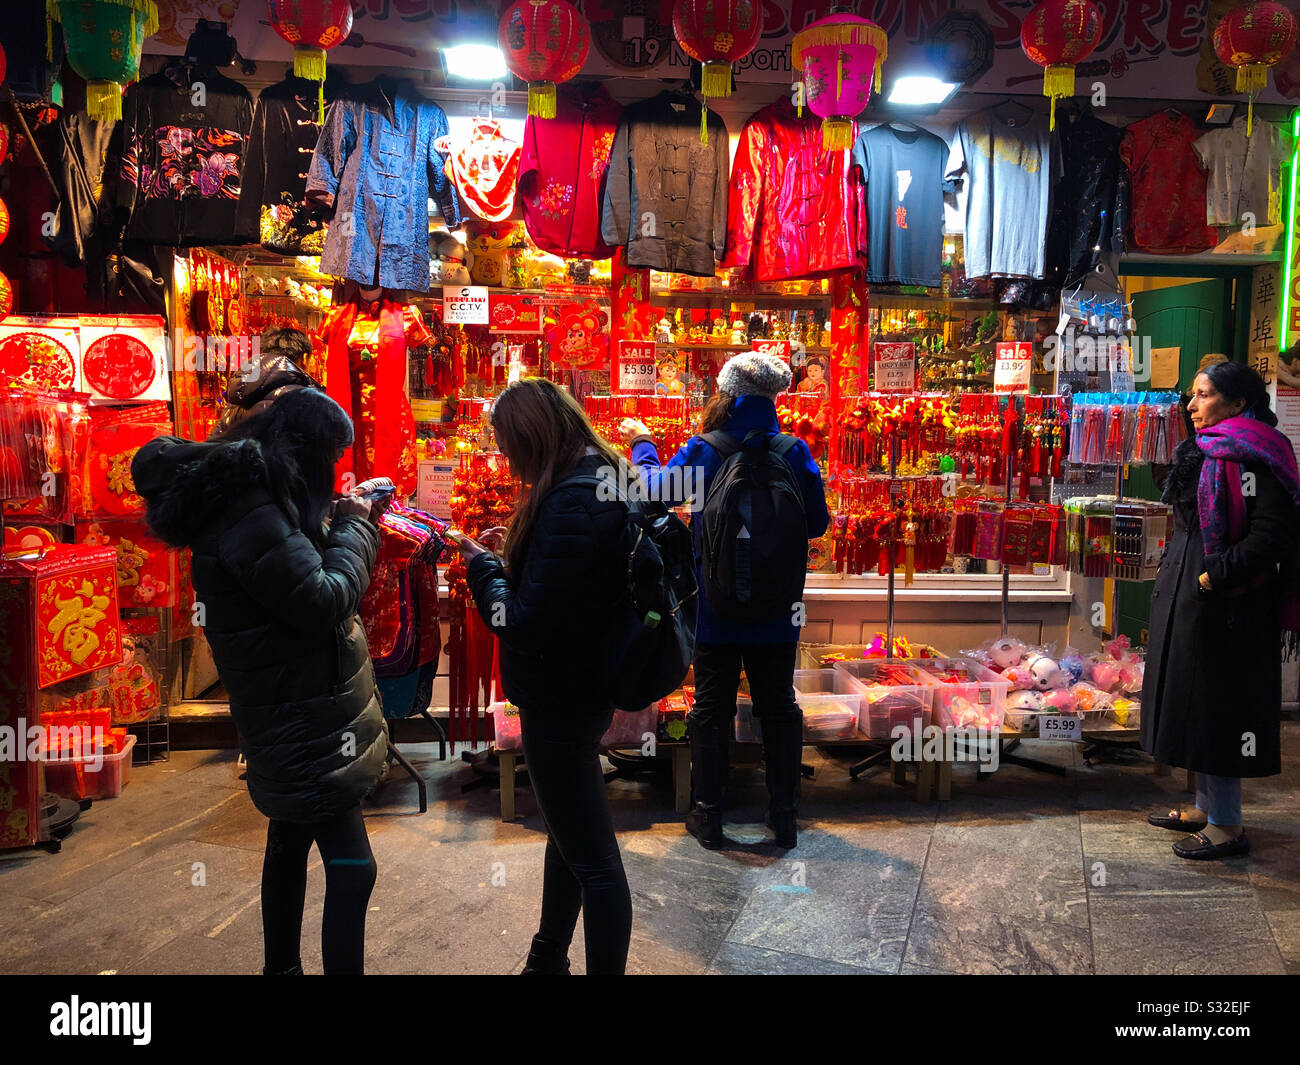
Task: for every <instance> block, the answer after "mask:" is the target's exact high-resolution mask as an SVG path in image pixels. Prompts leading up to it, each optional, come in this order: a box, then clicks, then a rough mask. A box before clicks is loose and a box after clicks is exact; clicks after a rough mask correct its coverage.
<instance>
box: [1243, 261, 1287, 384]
mask: <svg viewBox="0 0 1300 1065" xmlns="http://www.w3.org/2000/svg"><path fill="white" fill-rule="evenodd" d="M1281 273H1282V271H1281V269H1280V268H1279V267H1278V265H1277V264H1276V263H1269V264H1267V265H1265V266H1257V267H1255V269H1254V271H1253V272H1252V273H1251V278H1250V320H1249V322H1248V326H1249V329H1250V334H1249V336H1250V339H1249V341H1248V344H1249V348H1248V349H1247V355H1246V359H1247V361H1248V362H1249V363H1250V365H1251V366H1252V367H1253V368H1254V370H1255V372H1256V373H1258V374H1259V376H1260V377H1262V378H1263V379H1264V384H1266V385H1271V384H1272V383H1273V378H1274V377H1275V376H1276V374H1277V353H1278V349H1279V348H1280V347H1283V346H1285V345H1283V343H1282V338H1281V337H1279V336H1278V335H1277V322H1278V314H1279V313H1280V311H1281V307H1282V282H1281Z"/></svg>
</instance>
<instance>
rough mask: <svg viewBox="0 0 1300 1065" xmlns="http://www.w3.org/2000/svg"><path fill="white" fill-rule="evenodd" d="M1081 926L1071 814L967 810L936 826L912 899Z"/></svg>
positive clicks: (1079, 870) (1084, 913)
mask: <svg viewBox="0 0 1300 1065" xmlns="http://www.w3.org/2000/svg"><path fill="white" fill-rule="evenodd" d="M936 905H937V906H941V907H945V908H948V907H952V908H957V909H970V910H975V911H978V912H982V913H1001V914H1005V915H1007V916H1010V917H1028V918H1032V919H1034V920H1039V921H1059V922H1062V923H1064V924H1069V925H1074V926H1076V927H1080V928H1086V927H1087V925H1088V906H1087V887H1086V885H1085V883H1084V878H1083V855H1082V851H1081V847H1080V842H1079V824H1078V817H1077V815H1075V814H1073V813H1070V814H1062V815H1055V816H1039V815H1030V816H1027V817H1025V816H1017V817H1015V818H1014V819H1011V820H1004V819H1003V818H1002V817H1001V816H987V817H982V818H978V819H976V818H974V817H969V818H965V819H960V820H957V821H955V822H949V821H944V822H941V823H940V824H939V825H937V826H936V827H935V830H934V836H933V839H932V840H931V843H930V854H929V858H928V859H927V861H926V867H925V876H924V878H923V879H922V882H921V893H920V897H919V900H918V906H919V907H920V908H921V909H928V908H930V907H932V906H936Z"/></svg>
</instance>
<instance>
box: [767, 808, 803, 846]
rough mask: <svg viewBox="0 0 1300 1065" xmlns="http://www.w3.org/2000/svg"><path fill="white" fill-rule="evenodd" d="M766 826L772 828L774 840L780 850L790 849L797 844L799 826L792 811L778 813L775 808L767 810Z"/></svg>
mask: <svg viewBox="0 0 1300 1065" xmlns="http://www.w3.org/2000/svg"><path fill="white" fill-rule="evenodd" d="M767 827H768V828H770V829H771V830H772V834H773V835H774V836H775V837H776V839H775V840H774V842H775V843H776V845H777V846H778V847H780V848H781V849H782V850H786V851H792V850H794V849H795V847H797V846H799V831H798V828H799V826H798V824H797V822H796V820H795V815H794V813H793V811H791V812H789V813H778V812H777V811H775V810H769V811H768V814H767Z"/></svg>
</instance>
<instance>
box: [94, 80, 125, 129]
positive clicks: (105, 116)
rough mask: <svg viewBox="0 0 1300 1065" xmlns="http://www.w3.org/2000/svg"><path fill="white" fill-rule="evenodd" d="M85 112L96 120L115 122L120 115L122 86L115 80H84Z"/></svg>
mask: <svg viewBox="0 0 1300 1065" xmlns="http://www.w3.org/2000/svg"><path fill="white" fill-rule="evenodd" d="M86 114H87V116H89V117H90V118H93V119H94V120H95V121H96V122H117V121H119V120H120V119H121V117H122V86H120V85H119V84H118V83H117V82H115V81H88V82H86Z"/></svg>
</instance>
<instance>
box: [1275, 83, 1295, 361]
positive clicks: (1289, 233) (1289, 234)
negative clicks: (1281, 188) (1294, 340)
mask: <svg viewBox="0 0 1300 1065" xmlns="http://www.w3.org/2000/svg"><path fill="white" fill-rule="evenodd" d="M1291 136H1292V138H1293V142H1292V153H1291V182H1290V183H1291V189H1290V192H1289V193H1288V194H1287V201H1286V232H1285V233H1284V234H1283V239H1284V240H1285V241H1286V270H1285V272H1284V273H1283V274H1282V278H1283V283H1282V321H1281V322H1280V323H1279V325H1280V328H1279V329H1278V334H1277V335H1278V336H1279V337H1280V338H1281V341H1282V345H1281V346H1282V348H1283V349H1286V348H1289V347H1290V346H1291V333H1290V324H1291V287H1292V285H1293V284H1294V282H1293V280H1292V277H1291V271H1292V269H1293V268H1294V266H1295V264H1294V262H1293V261H1292V260H1293V257H1294V253H1295V221H1296V202H1295V194H1296V174H1297V172H1298V171H1300V151H1297V149H1298V148H1300V139H1296V138H1300V108H1297V109H1296V110H1295V111H1294V112H1293V113H1292V115H1291Z"/></svg>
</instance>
